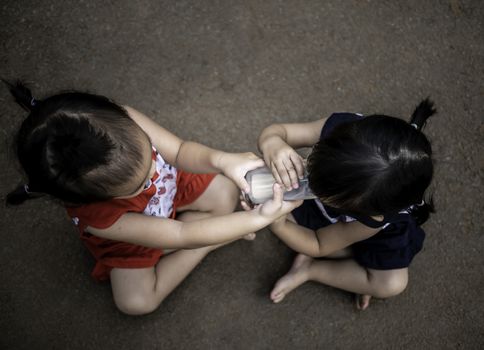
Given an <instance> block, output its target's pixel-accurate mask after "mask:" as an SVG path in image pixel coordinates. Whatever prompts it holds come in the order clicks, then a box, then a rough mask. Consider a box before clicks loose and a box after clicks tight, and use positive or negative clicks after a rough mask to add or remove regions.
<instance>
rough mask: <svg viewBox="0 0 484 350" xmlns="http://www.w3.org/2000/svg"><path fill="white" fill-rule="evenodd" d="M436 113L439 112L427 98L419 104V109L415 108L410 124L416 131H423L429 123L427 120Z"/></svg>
mask: <svg viewBox="0 0 484 350" xmlns="http://www.w3.org/2000/svg"><path fill="white" fill-rule="evenodd" d="M436 112H437V110H436V109H435V108H434V103H433V102H432V101H431V100H430V99H429V98H428V97H427V98H426V99H425V100H423V101H422V102H420V103H419V105H418V106H417V108H415V111H413V114H412V117H411V118H410V122H409V123H410V125H411V126H413V127H414V128H415V129H417V130H422V129H423V127H424V126H425V124H426V123H427V119H429V118H430V116H432V115H433V114H435V113H436Z"/></svg>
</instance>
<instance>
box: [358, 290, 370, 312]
mask: <svg viewBox="0 0 484 350" xmlns="http://www.w3.org/2000/svg"><path fill="white" fill-rule="evenodd" d="M370 299H371V295H367V294H356V308H357V309H358V310H362V311H363V310H366V309H367V308H368V306H370Z"/></svg>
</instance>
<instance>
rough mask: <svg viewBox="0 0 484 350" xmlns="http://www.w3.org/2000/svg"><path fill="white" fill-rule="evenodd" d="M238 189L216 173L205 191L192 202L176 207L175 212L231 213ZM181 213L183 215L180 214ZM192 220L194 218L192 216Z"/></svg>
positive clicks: (237, 196)
mask: <svg viewBox="0 0 484 350" xmlns="http://www.w3.org/2000/svg"><path fill="white" fill-rule="evenodd" d="M239 192H240V191H239V189H238V188H237V187H236V186H235V184H234V183H233V182H232V181H231V180H230V179H228V178H227V177H225V176H223V175H217V176H215V178H214V179H213V180H212V181H211V182H210V184H209V185H208V187H207V188H206V189H205V191H204V192H203V193H202V194H201V195H200V197H198V198H197V199H196V200H195V201H193V202H192V203H190V204H188V205H185V206H183V207H180V208H177V212H186V211H188V212H193V211H195V212H205V213H210V214H213V215H224V214H229V213H232V212H233V211H234V209H235V207H236V206H237V203H238V200H239ZM182 215H185V213H184V214H182ZM193 220H196V218H194V219H193Z"/></svg>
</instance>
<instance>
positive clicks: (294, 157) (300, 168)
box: [291, 153, 304, 179]
mask: <svg viewBox="0 0 484 350" xmlns="http://www.w3.org/2000/svg"><path fill="white" fill-rule="evenodd" d="M291 161H292V164H294V166H295V167H296V172H297V176H298V177H299V179H302V178H303V177H304V162H303V159H302V157H301V156H300V155H299V154H297V153H293V154H291Z"/></svg>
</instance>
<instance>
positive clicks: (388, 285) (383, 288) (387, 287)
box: [271, 254, 408, 302]
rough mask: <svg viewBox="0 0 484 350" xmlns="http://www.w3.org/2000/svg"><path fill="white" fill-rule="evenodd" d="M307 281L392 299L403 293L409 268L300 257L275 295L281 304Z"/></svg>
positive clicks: (348, 260)
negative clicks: (361, 264) (371, 267)
mask: <svg viewBox="0 0 484 350" xmlns="http://www.w3.org/2000/svg"><path fill="white" fill-rule="evenodd" d="M306 281H315V282H319V283H323V284H326V285H328V286H332V287H336V288H340V289H343V290H346V291H349V292H353V293H357V294H362V295H365V296H366V295H371V296H375V297H378V298H388V297H391V296H395V295H397V294H400V293H401V292H403V290H404V289H405V287H406V286H407V282H408V269H407V268H403V269H395V270H373V269H366V268H364V267H362V266H360V265H358V263H357V262H356V261H354V260H353V259H344V260H315V259H312V258H310V257H308V256H305V255H302V254H299V255H298V256H297V257H296V260H295V261H294V265H293V267H292V268H291V270H289V272H288V273H287V274H286V275H285V276H283V277H282V278H281V279H280V280H279V281H278V282H277V283H276V285H275V287H274V289H273V290H272V292H271V299H272V300H273V301H274V302H280V301H281V300H282V299H283V298H284V297H285V296H286V295H287V294H288V293H289V292H291V291H292V290H293V289H295V288H297V287H298V286H300V285H301V284H303V283H304V282H306Z"/></svg>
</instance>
